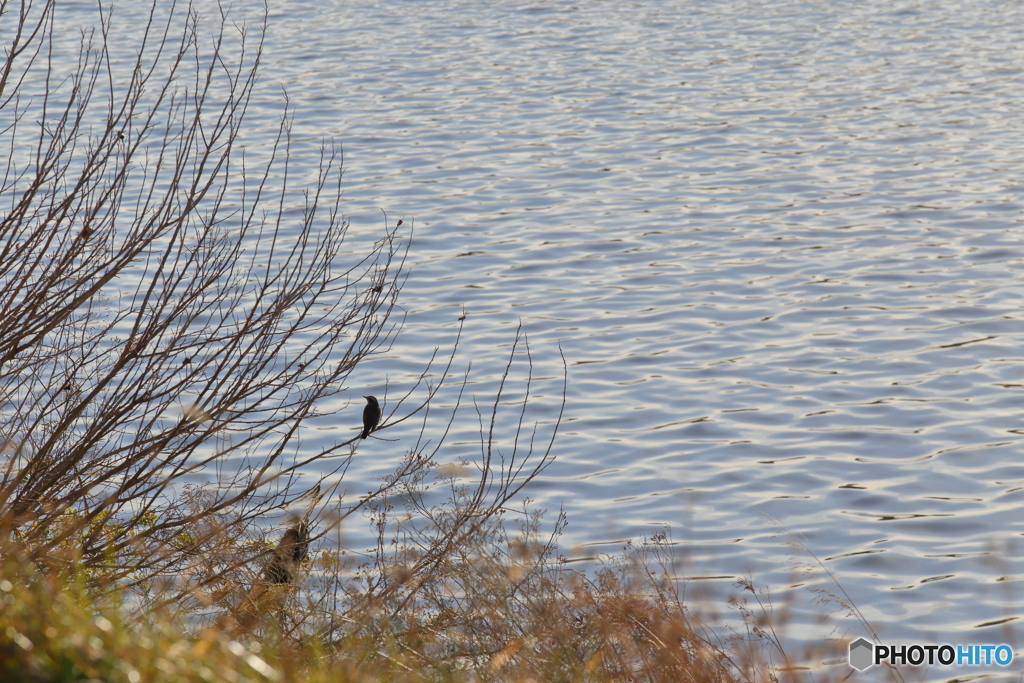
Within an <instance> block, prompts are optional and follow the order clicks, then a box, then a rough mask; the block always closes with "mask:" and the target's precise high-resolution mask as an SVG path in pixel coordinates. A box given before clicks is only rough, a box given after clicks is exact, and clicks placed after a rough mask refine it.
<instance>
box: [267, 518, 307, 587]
mask: <svg viewBox="0 0 1024 683" xmlns="http://www.w3.org/2000/svg"><path fill="white" fill-rule="evenodd" d="M308 555H309V525H308V524H307V523H306V520H302V521H300V522H299V523H298V524H296V525H295V526H293V527H292V528H291V529H288V531H286V532H284V536H282V537H281V541H280V542H279V543H278V544H277V547H276V548H274V554H273V555H271V557H270V561H269V562H268V563H267V566H266V568H265V569H264V570H263V580H264V581H265V582H267V583H295V579H296V577H297V576H298V573H299V568H300V567H301V566H302V563H303V562H304V561H305V559H306V557H307V556H308Z"/></svg>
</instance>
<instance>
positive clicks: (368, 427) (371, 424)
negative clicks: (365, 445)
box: [359, 396, 380, 439]
mask: <svg viewBox="0 0 1024 683" xmlns="http://www.w3.org/2000/svg"><path fill="white" fill-rule="evenodd" d="M363 398H365V399H366V407H365V408H363V433H362V434H360V435H359V438H360V439H365V438H366V437H368V436H369V435H370V432H372V431H373V430H374V429H375V428H376V427H377V423H378V422H380V404H379V403H377V399H376V398H374V397H373V396H363Z"/></svg>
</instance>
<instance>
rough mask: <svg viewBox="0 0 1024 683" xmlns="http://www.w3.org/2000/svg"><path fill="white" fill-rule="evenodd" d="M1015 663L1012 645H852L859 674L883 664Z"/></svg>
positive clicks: (861, 641) (861, 642)
mask: <svg viewBox="0 0 1024 683" xmlns="http://www.w3.org/2000/svg"><path fill="white" fill-rule="evenodd" d="M1012 661H1013V650H1011V649H1010V646H1009V645H955V646H954V645H875V644H873V643H872V642H871V641H868V640H865V639H864V638H858V639H857V640H855V641H853V642H852V643H850V666H852V667H853V668H854V669H857V670H858V671H863V670H864V669H866V668H868V667H869V666H874V665H875V664H881V663H882V662H888V663H889V664H910V665H911V666H920V665H922V664H929V665H932V666H934V665H935V664H938V665H940V666H951V665H953V664H957V665H961V666H962V665H967V666H991V665H992V664H996V665H998V666H1007V665H1009V663H1010V662H1012Z"/></svg>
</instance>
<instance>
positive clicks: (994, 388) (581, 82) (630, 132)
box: [83, 0, 1024, 679]
mask: <svg viewBox="0 0 1024 683" xmlns="http://www.w3.org/2000/svg"><path fill="white" fill-rule="evenodd" d="M89 7H91V6H89ZM242 10H243V11H245V8H242ZM83 11H86V10H84V9H83ZM1021 26H1024V10H1022V6H1021V5H1020V4H1019V3H1015V2H984V1H979V2H969V1H967V2H953V1H951V0H950V1H942V2H934V3H917V2H897V3H893V2H863V3H828V2H814V1H810V0H808V1H802V2H801V1H794V2H771V3H764V2H744V1H734V0H726V1H723V2H715V3H703V2H701V3H698V2H681V3H667V2H666V3H662V2H635V3H612V2H588V3H580V4H579V5H578V6H570V5H568V4H562V3H551V4H537V5H531V6H527V5H526V4H525V3H514V2H497V1H496V2H487V3H479V2H458V1H456V0H444V1H439V2H415V3H413V2H376V3H375V2H358V1H355V2H320V1H318V2H289V3H287V4H285V3H281V7H280V8H279V9H277V10H274V11H273V13H272V16H271V19H270V28H269V36H268V41H267V48H266V62H265V68H264V70H263V76H262V81H261V86H260V89H259V92H258V93H257V97H256V98H255V100H254V104H253V107H252V110H251V114H252V118H251V123H252V124H253V125H254V126H255V128H254V131H253V133H252V135H251V136H250V138H249V141H248V145H249V148H250V149H251V150H252V153H253V154H259V150H260V145H261V143H262V142H265V137H264V138H261V135H263V134H264V133H266V132H269V131H271V130H272V128H273V124H274V122H275V121H276V119H277V117H278V116H279V114H280V108H281V88H282V87H284V88H285V89H287V91H288V93H289V96H290V98H291V102H292V106H293V107H294V110H295V113H296V123H295V128H294V137H295V140H296V151H297V154H298V155H299V156H300V157H301V156H302V155H307V156H311V155H312V152H313V150H314V149H315V147H316V145H318V144H319V141H320V139H321V138H323V137H328V136H333V137H335V138H336V139H337V140H338V141H340V142H341V143H342V144H343V145H344V149H345V161H346V169H347V170H346V182H345V193H346V202H345V212H346V213H347V215H348V216H349V217H350V219H351V221H352V224H353V228H354V229H355V230H356V231H358V232H360V233H363V234H373V233H374V231H379V230H380V229H381V223H382V217H381V214H380V208H384V209H385V210H386V211H387V212H388V215H389V217H390V219H391V221H392V222H394V221H395V220H397V219H398V218H403V219H404V220H405V222H406V223H413V224H414V225H415V237H414V242H413V248H412V252H411V256H410V265H411V273H412V275H411V278H410V279H409V281H408V284H407V285H406V287H405V290H404V295H403V303H404V305H405V307H406V309H407V310H408V313H409V315H408V319H407V323H406V326H405V330H404V332H403V333H402V335H401V336H400V337H399V339H398V342H397V343H396V344H395V346H394V347H393V348H392V349H391V351H390V352H389V353H388V354H386V355H385V356H382V357H380V358H378V359H377V360H376V361H375V362H374V363H373V364H372V366H366V367H365V368H364V370H363V372H362V373H361V374H360V377H359V378H358V379H359V381H362V382H365V384H362V385H353V386H352V388H351V394H352V396H353V397H354V403H353V404H352V405H351V406H350V407H348V408H346V409H345V412H343V417H344V418H347V417H349V416H351V422H352V424H351V425H345V426H344V427H339V428H337V429H334V430H324V431H323V432H322V433H321V434H320V435H317V436H314V437H313V439H314V440H315V439H320V438H322V439H324V440H326V441H333V440H334V439H335V438H337V437H338V436H339V434H341V435H344V436H346V437H347V436H350V434H349V432H350V431H351V429H350V428H354V426H355V424H356V423H357V422H358V420H359V417H358V416H359V413H360V411H361V405H362V399H360V398H359V396H361V395H362V394H365V393H376V394H377V395H381V394H383V387H384V378H385V377H387V378H388V381H389V382H390V383H391V388H390V389H389V391H390V392H392V393H393V392H396V391H397V390H398V388H400V387H402V386H406V385H407V384H408V382H409V380H410V377H412V376H413V375H414V374H415V373H416V372H417V371H418V370H419V368H421V367H422V364H423V361H424V359H425V357H426V355H427V354H428V353H429V350H430V349H431V348H432V347H433V346H434V345H436V344H440V345H441V346H442V348H447V347H449V346H450V344H451V342H452V341H453V340H454V337H455V333H456V330H457V329H458V324H459V323H458V321H457V318H458V317H459V316H460V315H462V312H463V308H465V310H466V312H468V318H467V320H466V322H465V330H464V333H463V338H462V342H461V345H460V349H459V355H458V361H457V365H458V367H459V368H460V369H461V368H463V367H464V366H465V364H466V363H468V362H469V361H470V360H471V361H472V363H473V373H472V377H473V381H474V383H475V384H474V385H473V387H472V388H473V391H474V392H477V394H478V396H479V398H480V400H481V401H482V402H484V403H486V402H487V400H488V396H489V393H488V392H492V391H493V388H494V380H495V378H496V377H498V376H500V374H501V372H502V370H503V368H504V360H505V356H506V354H507V353H508V345H509V344H510V343H511V341H512V339H513V338H514V333H515V328H516V326H517V324H519V322H520V321H522V324H523V326H524V329H525V330H526V332H527V333H528V334H529V338H530V343H531V349H532V353H533V360H534V373H535V376H537V377H538V378H539V381H538V382H537V384H536V386H535V389H536V390H537V391H538V392H539V393H538V395H537V396H536V397H535V399H534V403H533V404H532V406H533V407H534V409H535V415H536V416H538V417H540V418H542V419H550V417H551V416H552V414H553V412H554V411H555V410H556V409H557V406H558V403H559V401H560V396H559V393H560V382H561V360H560V358H559V351H558V348H559V345H561V348H562V350H563V351H564V354H565V357H566V359H567V361H568V366H569V367H568V374H569V390H568V391H569V395H568V404H567V411H566V420H565V422H564V424H563V428H562V432H561V433H560V435H559V437H558V441H557V444H556V448H555V453H556V454H557V456H558V459H557V461H556V462H555V464H553V465H552V466H551V467H550V468H549V469H548V470H547V471H546V472H545V473H544V475H543V477H542V480H541V481H539V482H538V483H537V485H535V486H534V487H533V488H532V489H531V491H530V495H531V496H532V497H533V498H534V499H535V500H536V501H537V504H538V505H540V506H541V507H545V508H547V509H549V510H552V511H554V510H557V509H558V508H559V506H563V507H564V508H565V509H566V511H567V512H568V515H569V527H568V533H567V536H566V537H565V538H564V539H563V545H564V548H565V552H566V554H567V555H572V556H577V557H588V556H595V555H598V554H601V553H615V552H617V551H618V550H619V549H620V548H621V546H622V544H623V542H624V541H625V540H627V539H638V538H640V537H641V536H643V535H645V534H650V533H651V532H653V531H656V530H657V529H658V528H659V526H658V525H670V526H671V529H672V535H673V538H674V539H675V541H677V542H678V543H679V551H680V556H681V557H685V559H686V563H685V568H684V571H685V572H686V573H687V574H688V575H691V576H695V577H718V578H705V580H704V582H703V585H707V586H714V587H716V588H717V589H719V590H720V591H721V592H723V593H724V592H729V591H730V590H731V582H732V580H733V577H736V576H743V575H747V574H749V575H751V576H752V577H753V578H754V580H755V582H756V583H759V584H762V585H768V586H771V587H772V589H773V595H774V596H775V598H776V599H782V597H783V596H784V595H785V594H786V591H787V587H788V586H791V585H793V584H803V585H802V586H801V587H799V588H796V589H793V590H792V592H793V593H794V594H797V595H802V596H803V598H801V600H802V602H801V607H800V610H799V611H798V613H797V616H796V626H797V627H798V628H797V635H800V636H801V637H806V638H808V639H811V640H813V639H815V638H820V637H821V636H822V635H828V634H831V632H832V628H833V627H835V626H837V625H838V626H839V628H840V629H841V631H840V633H839V634H840V635H841V634H842V633H849V634H851V635H852V636H854V637H856V636H857V635H860V634H861V633H860V632H859V631H858V630H857V628H856V624H854V623H853V622H851V621H850V620H843V619H841V618H840V616H841V615H835V617H834V618H832V619H830V620H829V621H828V622H827V623H825V624H824V625H820V624H817V623H815V619H814V615H820V614H823V613H827V612H828V608H827V607H824V608H823V607H820V606H814V605H811V604H809V603H810V600H811V598H813V595H811V594H810V593H809V592H808V588H809V587H811V586H818V587H825V588H830V587H834V586H833V584H832V583H831V580H830V579H829V578H828V576H826V575H825V572H823V571H822V570H821V568H820V567H816V569H815V571H813V572H812V573H810V574H809V575H806V576H804V575H798V574H794V573H793V572H794V565H793V564H792V563H793V562H796V563H797V564H799V563H801V562H807V561H808V560H809V558H808V557H807V556H806V555H805V554H797V555H793V554H792V553H791V552H790V550H789V549H788V548H787V547H786V545H785V540H786V539H785V533H784V532H783V531H782V530H781V529H780V527H779V526H778V525H777V524H776V523H775V522H773V521H772V519H774V520H778V521H779V522H781V523H782V524H784V525H785V526H786V527H788V528H789V529H791V530H792V531H793V532H795V533H798V534H800V535H801V536H802V537H803V538H804V539H805V540H804V543H805V544H806V546H807V548H809V549H810V550H811V551H813V553H814V554H815V555H817V557H819V558H821V560H822V562H823V564H824V565H825V566H827V567H828V569H829V570H830V571H831V572H832V573H833V574H834V575H835V576H836V577H837V578H838V579H839V581H840V582H841V583H842V586H843V588H845V590H846V591H847V593H848V594H849V595H850V597H851V598H852V599H853V600H854V601H856V603H857V605H858V606H859V607H860V608H861V610H862V611H863V613H864V615H865V616H866V617H867V618H868V620H869V621H871V622H872V623H873V624H874V625H875V626H876V628H878V629H879V630H880V632H881V635H882V637H883V639H885V640H891V641H900V642H913V641H919V642H923V643H943V642H952V643H968V642H970V643H999V642H1010V644H1012V645H1014V647H1016V646H1017V645H1018V641H1017V640H1016V637H1015V636H1014V634H1013V631H1012V629H1013V627H1014V620H1017V619H1019V618H1020V616H1021V615H1022V613H1024V556H1022V555H1024V547H1022V544H1021V543H1020V536H1021V534H1022V532H1024V519H1022V515H1021V514H1020V512H1019V508H1020V506H1021V504H1022V502H1024V464H1022V463H1021V453H1022V451H1024V443H1022V441H1024V437H1022V434H1024V410H1022V409H1024V350H1022V349H1021V343H1022V341H1024V319H1022V315H1021V310H1022V308H1024V283H1022V282H1020V280H1021V276H1022V271H1024V259H1022V256H1024V224H1022V219H1024V73H1022V68H1024V40H1022V39H1021V32H1020V27H1021ZM311 161H312V160H311ZM520 374H521V373H520ZM446 396H447V395H446ZM452 398H453V397H451V396H447V398H446V399H445V400H446V401H449V404H450V401H451V400H452ZM476 429H477V426H476V417H475V415H474V414H473V413H472V411H468V412H465V413H463V414H460V418H459V419H458V420H457V422H456V428H455V430H454V432H453V435H452V437H450V440H449V444H450V447H449V448H448V450H446V451H442V454H441V456H440V458H441V459H442V460H445V459H454V458H455V457H457V456H458V455H461V454H463V453H472V451H473V448H477V449H478V446H474V444H475V443H476V442H475V439H476V438H477V437H476V431H475V430H476ZM395 431H396V432H399V433H397V434H394V436H395V438H399V441H396V442H386V441H374V442H371V443H366V444H365V445H362V446H361V447H360V451H359V454H358V456H357V459H356V463H355V465H354V466H353V469H352V470H351V472H350V475H349V477H350V481H351V482H352V486H351V489H352V491H359V490H361V489H365V488H367V487H368V483H372V482H373V480H374V478H375V477H380V476H384V475H385V474H386V473H387V472H388V471H389V467H390V466H392V465H393V463H394V462H395V461H396V460H397V458H399V457H400V456H401V454H402V453H403V452H404V451H405V449H406V448H408V446H409V445H410V444H411V443H412V439H413V437H414V435H415V431H414V430H413V429H412V428H410V429H409V430H406V431H400V430H395ZM542 432H543V429H542ZM389 436H391V435H389ZM350 533H351V534H352V537H353V538H355V539H359V538H360V533H361V530H360V529H352V530H350ZM1005 620H1009V621H1008V622H1006V623H1003V622H1004V621H1005ZM1007 624H1009V629H1010V630H1008V626H1007ZM844 629H845V630H844ZM1018 630H1019V629H1018ZM1014 668H1015V669H1017V670H1019V667H1017V666H1015V667H1014ZM954 673H968V671H966V670H965V671H958V672H957V671H952V670H944V671H933V672H932V673H931V674H929V677H930V678H933V679H942V678H948V677H952V676H953V675H954ZM975 673H976V672H975Z"/></svg>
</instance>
